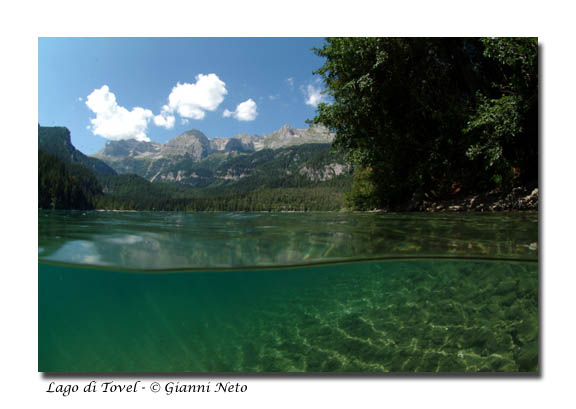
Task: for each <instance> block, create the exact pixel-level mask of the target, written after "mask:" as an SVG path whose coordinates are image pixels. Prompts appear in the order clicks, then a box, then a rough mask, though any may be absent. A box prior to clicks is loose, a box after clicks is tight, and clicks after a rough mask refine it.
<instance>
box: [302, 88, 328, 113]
mask: <svg viewBox="0 0 576 409" xmlns="http://www.w3.org/2000/svg"><path fill="white" fill-rule="evenodd" d="M303 92H304V95H306V105H310V106H313V107H317V106H318V104H319V103H320V102H326V96H325V95H324V94H322V88H320V87H316V86H314V85H312V84H308V86H307V87H306V88H305V89H303Z"/></svg>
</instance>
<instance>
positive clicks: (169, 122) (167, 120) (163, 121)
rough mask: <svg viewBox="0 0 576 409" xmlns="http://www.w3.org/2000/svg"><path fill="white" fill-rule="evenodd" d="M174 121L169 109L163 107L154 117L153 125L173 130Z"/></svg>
mask: <svg viewBox="0 0 576 409" xmlns="http://www.w3.org/2000/svg"><path fill="white" fill-rule="evenodd" d="M175 120H176V119H175V118H174V115H172V113H171V110H170V107H169V106H168V105H164V106H163V107H162V111H161V112H160V113H159V114H158V115H156V116H155V117H154V124H155V125H156V126H161V127H163V128H166V129H172V128H174V122H175Z"/></svg>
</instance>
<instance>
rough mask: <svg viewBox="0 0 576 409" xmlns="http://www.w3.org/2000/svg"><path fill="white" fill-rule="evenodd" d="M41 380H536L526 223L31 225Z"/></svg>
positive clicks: (68, 220)
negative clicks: (466, 375) (441, 376)
mask: <svg viewBox="0 0 576 409" xmlns="http://www.w3.org/2000/svg"><path fill="white" fill-rule="evenodd" d="M38 217H39V250H38V251H39V269H38V279H39V283H38V284H39V290H38V297H39V322H38V331H39V351H38V353H39V356H38V369H39V371H41V372H361V373H364V372H479V371H489V372H536V371H538V369H539V343H538V340H539V337H538V332H539V331H538V329H539V322H538V318H539V314H538V251H537V240H538V219H537V215H536V214H531V213H522V214H498V215H483V214H441V215H437V214H383V215H377V214H353V213H294V214H274V213H203V214H197V213H194V214H183V213H159V212H149V213H122V212H49V211H48V212H47V211H41V212H39V215H38Z"/></svg>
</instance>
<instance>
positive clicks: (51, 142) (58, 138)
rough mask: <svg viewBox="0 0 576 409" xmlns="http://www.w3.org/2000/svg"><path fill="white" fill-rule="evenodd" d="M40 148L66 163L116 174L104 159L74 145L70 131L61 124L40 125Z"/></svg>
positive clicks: (101, 172)
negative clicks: (87, 154)
mask: <svg viewBox="0 0 576 409" xmlns="http://www.w3.org/2000/svg"><path fill="white" fill-rule="evenodd" d="M38 150H40V151H43V152H46V153H49V154H52V155H54V156H56V157H57V158H58V159H60V160H62V161H63V162H65V163H80V164H82V165H84V166H86V167H88V168H89V169H91V170H93V171H94V172H96V173H100V174H103V175H115V174H116V171H115V170H114V169H112V168H111V167H110V166H108V165H107V164H106V163H104V162H103V161H101V160H99V159H97V158H92V157H88V156H86V155H84V154H83V153H82V152H80V151H79V150H78V149H76V148H75V147H74V145H72V142H71V140H70V131H69V130H68V128H64V127H61V126H51V127H48V126H40V125H38Z"/></svg>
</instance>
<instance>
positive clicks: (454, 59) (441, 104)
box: [312, 38, 538, 208]
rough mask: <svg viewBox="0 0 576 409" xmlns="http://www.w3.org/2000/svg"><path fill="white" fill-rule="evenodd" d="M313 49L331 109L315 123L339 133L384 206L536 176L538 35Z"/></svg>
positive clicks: (344, 41) (341, 43)
mask: <svg viewBox="0 0 576 409" xmlns="http://www.w3.org/2000/svg"><path fill="white" fill-rule="evenodd" d="M315 52H316V54H317V55H319V56H322V57H324V58H325V59H326V60H325V63H324V65H323V66H322V67H321V68H320V69H318V70H317V71H316V73H317V74H320V75H321V76H322V78H323V79H324V83H325V85H326V89H327V93H328V94H329V95H330V97H331V99H332V101H333V103H330V104H329V103H323V104H320V105H319V106H318V111H317V116H316V117H315V118H314V120H313V121H312V122H314V123H320V124H323V125H325V126H327V127H328V128H329V129H330V130H331V131H333V132H335V133H336V139H335V142H334V143H335V146H336V147H337V148H338V149H340V150H341V151H343V152H344V153H345V154H346V155H347V158H348V159H349V160H350V161H352V162H353V163H354V164H355V165H356V171H357V172H360V173H362V174H361V175H359V177H358V178H356V179H355V180H357V181H358V182H355V183H364V184H365V183H366V176H367V175H368V174H367V173H366V172H367V171H366V169H370V171H369V174H370V176H369V179H370V181H371V182H372V184H373V185H374V190H373V199H372V201H373V202H375V203H376V204H377V205H378V206H394V205H397V204H399V203H402V202H405V201H407V200H409V199H410V197H411V196H412V195H413V194H415V193H417V192H422V191H428V192H432V194H433V196H434V195H436V196H446V195H449V194H450V193H451V192H453V190H454V189H453V187H454V186H455V185H458V186H463V188H464V190H467V191H473V190H474V189H475V188H478V187H479V186H481V188H483V189H487V188H491V187H498V183H496V182H499V183H500V184H502V183H503V182H502V181H503V179H504V178H509V175H518V174H519V172H518V169H520V174H522V175H523V177H524V178H525V180H526V179H529V178H534V176H535V175H536V176H537V95H538V94H537V78H538V76H537V65H538V64H537V42H536V40H535V39H474V38H447V39H443V38H328V39H326V42H325V44H324V46H323V47H322V48H320V49H316V50H315ZM534 169H536V170H535V171H534ZM496 176H499V177H500V180H499V181H498V178H496ZM365 187H366V186H364V187H362V186H357V187H354V188H353V193H352V195H351V201H352V204H353V205H354V206H355V207H358V206H359V205H360V207H361V208H362V207H364V206H365V205H366V204H367V203H368V202H369V200H368V198H367V197H366V188H365ZM356 194H358V195H360V197H358V198H355V195H356ZM356 202H358V203H356Z"/></svg>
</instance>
